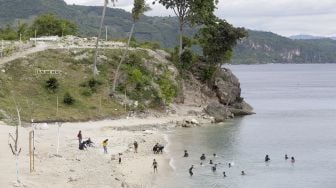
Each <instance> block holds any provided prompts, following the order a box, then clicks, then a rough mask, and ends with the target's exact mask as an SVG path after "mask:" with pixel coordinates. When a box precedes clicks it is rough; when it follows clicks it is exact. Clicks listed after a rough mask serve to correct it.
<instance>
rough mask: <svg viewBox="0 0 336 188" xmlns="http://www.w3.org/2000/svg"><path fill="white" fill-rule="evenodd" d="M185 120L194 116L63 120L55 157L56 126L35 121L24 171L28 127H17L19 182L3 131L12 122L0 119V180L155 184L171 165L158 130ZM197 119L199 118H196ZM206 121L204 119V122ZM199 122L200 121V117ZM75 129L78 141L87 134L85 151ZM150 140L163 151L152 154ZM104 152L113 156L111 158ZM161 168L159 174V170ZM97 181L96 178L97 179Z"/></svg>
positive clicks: (168, 172) (85, 184)
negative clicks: (104, 143)
mask: <svg viewBox="0 0 336 188" xmlns="http://www.w3.org/2000/svg"><path fill="white" fill-rule="evenodd" d="M187 119H198V117H197V116H184V115H170V116H166V117H158V118H157V117H147V118H127V119H117V120H102V121H97V122H94V121H90V122H77V123H63V124H62V126H61V128H60V148H59V151H60V152H59V155H60V157H56V155H55V154H56V147H57V131H58V126H57V125H56V124H48V125H47V126H46V125H44V126H45V127H44V126H42V125H41V124H38V125H39V126H36V128H37V129H36V130H35V147H36V150H35V159H36V160H35V169H36V171H35V172H33V173H29V155H28V154H29V151H28V140H29V139H28V133H29V131H30V130H32V128H31V127H20V128H19V135H20V137H19V147H21V148H22V152H21V154H20V156H19V176H20V181H21V183H20V184H17V183H16V181H15V180H16V170H15V157H14V156H13V154H12V153H11V151H10V149H9V147H8V144H7V143H8V139H7V136H8V133H9V132H12V133H13V132H14V130H15V127H14V126H9V125H6V124H4V123H1V122H0V146H1V147H0V148H2V149H3V150H4V152H2V153H1V154H0V160H1V161H3V163H2V164H1V165H0V168H1V169H5V170H4V172H3V175H2V177H0V185H4V186H7V187H28V188H29V187H34V188H35V187H37V188H38V187H45V185H48V187H52V188H53V187H60V186H62V187H91V185H92V186H93V185H95V186H98V187H111V186H112V187H141V186H142V187H143V186H150V187H158V185H157V184H156V180H157V179H160V178H164V177H165V176H169V175H172V174H173V173H174V166H173V165H172V164H173V161H172V159H171V157H170V156H169V151H167V150H166V149H168V146H169V144H170V143H169V139H168V135H167V134H164V133H163V131H162V130H165V129H169V128H176V127H177V124H179V123H181V122H183V121H185V120H187ZM198 120H199V119H198ZM200 121H202V120H200ZM206 121H207V120H204V122H206ZM202 123H203V122H202ZM79 130H82V132H83V140H85V139H87V138H89V137H90V138H91V139H92V140H93V142H95V144H96V148H88V151H81V150H79V149H78V140H77V138H76V136H77V133H78V131H79ZM105 138H108V139H109V142H110V143H109V146H108V150H109V155H107V156H106V155H104V154H103V152H102V148H101V143H100V142H101V141H102V140H103V139H105ZM135 140H137V141H138V143H139V152H138V153H137V154H135V153H134V150H133V142H134V141H135ZM155 143H163V144H164V145H165V152H164V154H162V155H161V154H156V155H154V154H153V153H152V147H153V146H154V145H155ZM120 152H121V153H123V155H122V164H121V165H119V164H117V158H118V156H117V154H118V153H120ZM110 154H112V155H114V157H115V158H116V160H111V156H110ZM154 158H155V159H157V161H158V163H159V173H158V174H153V172H152V170H153V169H152V167H151V164H152V160H153V159H154ZM163 171H164V173H163ZM97 182H99V183H98V184H97Z"/></svg>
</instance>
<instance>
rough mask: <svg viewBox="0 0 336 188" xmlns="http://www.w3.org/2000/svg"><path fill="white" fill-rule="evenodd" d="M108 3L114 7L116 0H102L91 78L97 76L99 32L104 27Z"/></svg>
mask: <svg viewBox="0 0 336 188" xmlns="http://www.w3.org/2000/svg"><path fill="white" fill-rule="evenodd" d="M109 1H111V2H112V3H113V6H114V5H115V2H118V1H117V0H104V8H103V13H102V17H101V19H100V26H99V33H98V36H97V40H96V49H95V54H94V59H93V67H92V69H93V76H95V75H97V74H98V69H97V57H98V46H99V39H100V37H101V32H102V28H103V25H104V19H105V13H106V8H107V5H108V3H109Z"/></svg>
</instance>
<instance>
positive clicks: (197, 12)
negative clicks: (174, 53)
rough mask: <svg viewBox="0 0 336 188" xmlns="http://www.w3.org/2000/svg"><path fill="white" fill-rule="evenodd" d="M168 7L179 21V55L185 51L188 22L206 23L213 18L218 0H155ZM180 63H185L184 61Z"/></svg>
mask: <svg viewBox="0 0 336 188" xmlns="http://www.w3.org/2000/svg"><path fill="white" fill-rule="evenodd" d="M155 2H159V3H160V4H162V5H163V6H164V7H166V9H172V10H173V11H174V13H175V15H176V16H177V18H178V21H179V35H180V39H179V41H180V44H179V53H178V54H179V57H181V55H182V52H183V32H184V26H185V24H187V23H191V24H195V23H198V24H205V23H207V22H209V21H210V20H212V19H213V17H214V15H213V13H214V11H215V8H216V4H217V3H218V0H207V1H204V0H154V1H153V3H155ZM180 63H183V62H182V61H181V62H180Z"/></svg>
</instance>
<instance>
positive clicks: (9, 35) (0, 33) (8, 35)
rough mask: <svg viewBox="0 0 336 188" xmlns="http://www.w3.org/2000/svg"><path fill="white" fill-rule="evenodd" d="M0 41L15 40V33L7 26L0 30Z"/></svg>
mask: <svg viewBox="0 0 336 188" xmlns="http://www.w3.org/2000/svg"><path fill="white" fill-rule="evenodd" d="M0 39H3V40H15V39H17V33H16V31H15V30H14V29H13V28H11V27H10V26H9V25H7V26H6V28H5V29H1V28H0Z"/></svg>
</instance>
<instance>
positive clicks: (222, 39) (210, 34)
mask: <svg viewBox="0 0 336 188" xmlns="http://www.w3.org/2000/svg"><path fill="white" fill-rule="evenodd" d="M246 36H247V32H246V31H245V29H244V28H235V27H233V26H232V25H231V24H229V23H227V22H226V21H225V20H221V19H218V18H217V19H216V20H214V21H213V22H209V23H207V25H206V26H205V27H203V28H202V29H200V30H199V33H198V35H197V38H198V40H199V42H200V45H201V47H202V49H203V55H204V56H205V58H206V60H207V62H208V63H211V64H213V65H216V66H217V67H220V66H221V65H222V64H223V63H224V62H225V61H227V60H229V59H230V57H231V52H232V50H233V48H234V46H235V45H236V44H237V42H238V41H239V40H240V39H242V38H244V37H246Z"/></svg>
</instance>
